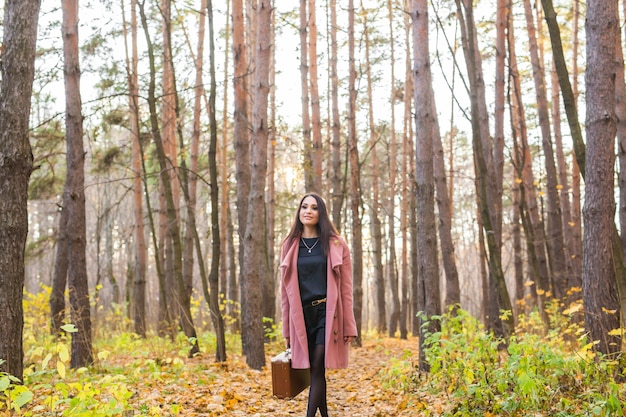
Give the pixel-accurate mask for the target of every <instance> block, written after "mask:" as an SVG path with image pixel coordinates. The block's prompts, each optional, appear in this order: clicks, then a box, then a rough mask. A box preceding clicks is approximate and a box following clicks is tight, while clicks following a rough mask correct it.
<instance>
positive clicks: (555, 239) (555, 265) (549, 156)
mask: <svg viewBox="0 0 626 417" xmlns="http://www.w3.org/2000/svg"><path fill="white" fill-rule="evenodd" d="M524 10H525V12H526V13H525V14H526V28H527V31H528V39H529V50H530V60H531V63H532V68H533V79H534V82H535V94H536V98H537V115H538V117H539V127H540V130H541V138H542V141H541V143H542V147H543V153H544V158H543V159H544V166H545V169H546V195H547V197H548V227H547V229H548V230H547V234H548V239H547V242H548V243H547V245H546V246H547V251H548V254H549V259H550V261H551V262H550V264H549V267H550V268H549V272H550V276H551V281H552V293H553V294H554V295H555V296H556V297H557V298H562V297H564V296H565V292H566V291H567V289H566V288H567V284H566V282H565V281H566V279H567V278H566V264H565V243H564V241H563V223H562V219H561V205H560V203H559V196H558V192H559V190H558V189H557V185H558V179H557V172H556V166H555V163H554V150H553V148H552V136H551V132H550V112H549V110H548V98H547V93H546V80H545V78H546V76H545V71H544V70H543V63H542V62H541V60H540V56H539V51H538V45H537V36H536V31H535V23H534V17H533V13H532V9H531V5H530V0H524ZM549 289H550V287H549V286H548V287H547V288H544V290H549Z"/></svg>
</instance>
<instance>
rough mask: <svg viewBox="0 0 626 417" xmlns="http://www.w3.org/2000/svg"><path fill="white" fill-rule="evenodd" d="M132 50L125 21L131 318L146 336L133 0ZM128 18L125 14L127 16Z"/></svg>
mask: <svg viewBox="0 0 626 417" xmlns="http://www.w3.org/2000/svg"><path fill="white" fill-rule="evenodd" d="M124 3H125V2H124V0H122V1H121V4H122V13H124ZM130 7H131V11H130V14H131V18H130V19H131V20H130V31H131V51H130V53H129V48H128V33H127V32H128V30H127V25H126V24H124V46H125V51H126V71H127V74H128V92H129V95H128V101H129V108H130V114H129V123H130V134H131V142H132V171H133V190H132V193H133V217H134V220H135V225H134V228H133V238H134V243H135V245H134V249H135V259H134V265H133V290H132V301H131V308H132V318H133V322H134V325H135V333H137V334H138V335H140V336H141V337H146V327H147V325H146V264H147V259H148V249H147V245H146V237H145V224H144V216H143V201H142V198H143V191H142V190H143V189H142V185H143V184H142V182H143V166H142V159H143V155H142V150H141V144H140V140H141V138H140V127H139V102H138V100H139V80H138V75H137V71H138V63H139V54H138V47H137V1H136V0H132V1H131V5H130ZM124 20H126V18H124Z"/></svg>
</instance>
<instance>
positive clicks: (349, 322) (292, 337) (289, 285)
mask: <svg viewBox="0 0 626 417" xmlns="http://www.w3.org/2000/svg"><path fill="white" fill-rule="evenodd" d="M298 247H299V241H298V240H297V239H296V240H294V242H293V243H292V244H291V245H288V244H287V243H285V244H283V248H282V256H281V263H280V269H281V278H282V281H281V304H282V314H283V336H284V337H289V341H290V344H291V365H292V366H293V367H294V368H310V366H311V365H310V363H309V347H308V343H307V335H306V327H305V324H304V314H303V312H302V301H301V299H300V287H299V286H298V250H299V249H298ZM327 275H328V282H327V290H326V299H327V301H326V368H347V367H348V356H349V351H350V344H349V343H345V342H344V340H343V338H344V336H357V328H356V321H355V320H354V311H353V309H352V261H351V259H350V250H349V249H348V245H347V244H346V242H345V241H344V240H343V239H342V238H340V237H339V236H332V237H331V238H330V246H329V249H328V274H327Z"/></svg>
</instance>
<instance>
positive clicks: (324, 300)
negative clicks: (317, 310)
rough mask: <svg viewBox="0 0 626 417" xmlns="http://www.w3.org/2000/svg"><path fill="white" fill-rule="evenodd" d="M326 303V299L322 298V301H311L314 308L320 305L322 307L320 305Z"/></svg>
mask: <svg viewBox="0 0 626 417" xmlns="http://www.w3.org/2000/svg"><path fill="white" fill-rule="evenodd" d="M325 302H326V299H325V298H322V299H320V300H313V301H311V305H312V306H313V307H315V306H318V305H320V304H322V303H325Z"/></svg>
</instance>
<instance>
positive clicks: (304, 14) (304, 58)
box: [300, 0, 315, 191]
mask: <svg viewBox="0 0 626 417" xmlns="http://www.w3.org/2000/svg"><path fill="white" fill-rule="evenodd" d="M308 1H309V0H300V89H301V94H302V96H301V99H300V100H301V104H302V108H301V111H302V144H303V146H304V148H303V155H304V157H303V158H302V160H303V163H304V165H303V169H304V188H305V190H313V191H315V173H314V170H313V143H312V141H311V117H310V111H309V102H310V97H309V61H308V59H309V58H308V54H309V44H308V30H309V28H308V24H309V22H308V18H309V16H308V11H307V3H308Z"/></svg>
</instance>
